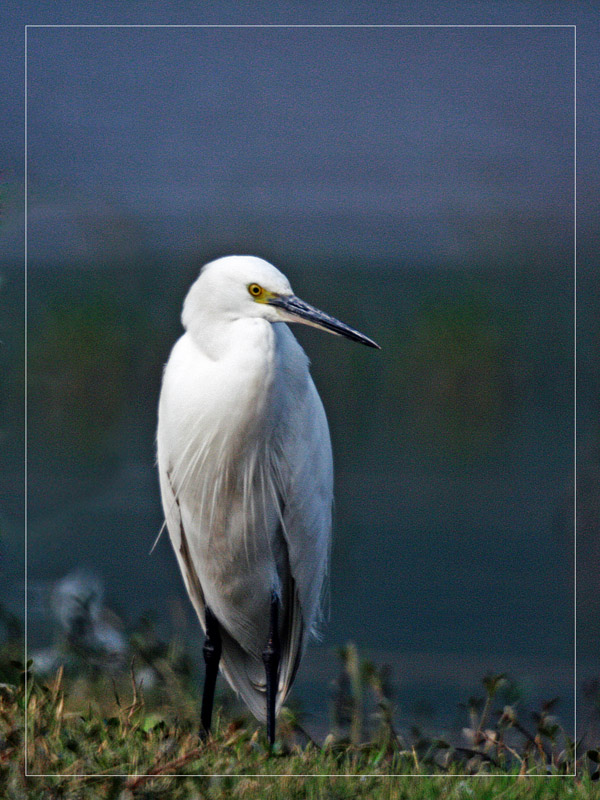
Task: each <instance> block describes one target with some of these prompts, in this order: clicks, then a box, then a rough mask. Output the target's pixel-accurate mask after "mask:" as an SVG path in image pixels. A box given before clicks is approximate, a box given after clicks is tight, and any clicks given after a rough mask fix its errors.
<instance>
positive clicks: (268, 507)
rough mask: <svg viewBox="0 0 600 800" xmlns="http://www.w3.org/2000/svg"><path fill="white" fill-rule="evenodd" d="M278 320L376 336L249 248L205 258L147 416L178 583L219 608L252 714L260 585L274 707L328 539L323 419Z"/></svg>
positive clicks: (310, 620)
mask: <svg viewBox="0 0 600 800" xmlns="http://www.w3.org/2000/svg"><path fill="white" fill-rule="evenodd" d="M286 320H287V321H298V322H305V323H307V324H312V325H316V326H318V327H326V328H328V329H329V330H333V331H334V332H340V333H342V334H343V335H346V336H350V338H354V339H358V340H359V341H364V342H365V343H366V344H371V345H374V343H373V342H371V341H370V340H368V339H366V337H363V336H362V335H361V334H358V332H356V331H353V330H352V329H351V328H348V327H347V326H344V325H343V324H342V323H338V322H337V320H334V319H333V318H331V317H328V316H327V315H325V314H322V313H321V312H318V311H316V309H313V308H312V307H310V306H308V305H306V304H304V303H302V301H299V300H298V299H297V298H295V297H294V295H293V294H292V290H291V288H290V285H289V282H288V281H287V279H286V278H285V276H284V275H282V274H281V273H280V272H279V271H278V270H277V269H275V267H273V266H272V265H270V264H268V263H267V262H265V261H263V260H261V259H258V258H254V257H250V256H230V257H227V258H222V259H219V260H217V261H214V262H212V263H210V264H208V265H206V266H205V267H204V268H203V270H202V272H201V274H200V276H199V278H198V279H197V280H196V282H195V283H194V284H193V285H192V287H191V288H190V290H189V293H188V295H187V297H186V299H185V303H184V307H183V314H182V322H183V325H184V327H185V333H184V335H183V336H182V337H181V338H180V339H179V340H178V342H177V343H176V344H175V346H174V348H173V350H172V352H171V355H170V357H169V361H168V363H167V365H166V368H165V372H164V377H163V384H162V390H161V395H160V403H159V413H158V432H157V447H158V468H159V477H160V488H161V495H162V503H163V508H164V513H165V519H166V524H167V527H168V530H169V535H170V538H171V542H172V544H173V548H174V550H175V553H176V555H177V560H178V562H179V566H180V568H181V572H182V574H183V578H184V581H185V585H186V588H187V591H188V593H189V596H190V599H191V601H192V603H193V605H194V608H195V610H196V613H197V614H198V617H199V619H200V622H201V624H202V626H203V627H204V628H205V627H206V623H205V606H206V605H208V606H209V608H210V609H211V611H212V613H213V614H214V616H215V617H216V618H217V620H218V622H219V625H220V629H221V638H222V648H223V649H222V657H221V669H222V671H223V673H224V674H225V676H226V678H227V680H228V681H229V683H230V684H231V686H232V687H233V688H234V689H235V690H236V692H238V693H239V694H240V695H241V696H242V698H243V699H244V701H245V702H246V704H247V705H248V707H249V708H250V710H251V711H252V713H253V714H254V715H255V716H256V717H257V718H258V719H259V720H262V721H264V720H265V719H266V717H267V705H266V680H265V666H264V663H263V655H262V654H263V651H264V649H265V645H266V642H267V639H268V636H269V608H270V602H271V595H272V591H275V592H276V594H277V597H278V598H279V607H280V613H279V618H278V628H279V631H278V633H279V639H280V641H281V661H280V667H279V680H278V684H277V695H276V711H278V710H279V708H280V707H281V704H282V703H283V702H284V700H285V697H286V695H287V693H288V691H289V688H290V686H291V684H292V681H293V679H294V676H295V674H296V671H297V668H298V665H299V662H300V658H301V656H302V652H303V650H304V648H305V646H306V643H307V639H308V637H309V634H310V632H311V631H314V629H315V626H316V624H317V622H318V620H319V616H320V612H321V602H322V598H323V595H324V589H325V585H326V581H327V572H328V561H329V550H330V541H331V504H332V492H333V467H332V456H331V444H330V439H329V430H328V426H327V420H326V418H325V413H324V410H323V406H322V403H321V400H320V398H319V395H318V394H317V391H316V389H315V386H314V384H313V381H312V379H311V377H310V374H309V370H308V359H307V358H306V356H305V354H304V352H303V350H302V348H301V347H300V345H299V344H298V343H297V341H296V339H295V338H294V336H293V335H292V333H291V331H290V329H289V328H288V327H287V325H285V324H283V323H284V321H286ZM273 323H278V324H273Z"/></svg>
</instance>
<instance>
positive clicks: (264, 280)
mask: <svg viewBox="0 0 600 800" xmlns="http://www.w3.org/2000/svg"><path fill="white" fill-rule="evenodd" d="M206 313H209V314H210V316H211V317H212V318H213V319H214V318H215V317H218V318H219V317H220V318H222V319H223V321H227V320H229V321H232V320H235V319H242V318H247V317H260V318H262V319H266V320H267V321H268V322H300V323H303V324H304V325H312V326H313V327H315V328H321V329H322V330H326V331H330V332H331V333H336V334H338V335H340V336H346V337H347V338H348V339H353V340H354V341H357V342H361V343H362V344H366V345H368V346H369V347H377V348H379V345H378V344H376V343H375V342H374V341H373V340H372V339H369V338H368V337H367V336H364V335H363V334H362V333H359V332H358V331H356V330H354V328H351V327H349V326H348V325H345V324H344V323H343V322H340V321H339V320H337V319H335V318H334V317H331V316H329V314H325V313H324V312H323V311H319V310H318V309H316V308H313V306H310V305H309V304H308V303H305V302H304V301H303V300H300V299H299V298H298V297H296V296H295V295H294V293H293V291H292V287H291V286H290V282H289V281H288V279H287V278H286V277H285V275H284V274H283V273H281V272H280V271H279V270H278V269H276V267H274V266H273V265H272V264H269V262H268V261H264V260H263V259H262V258H256V257H255V256H225V257H224V258H219V259H217V260H216V261H211V262H210V263H209V264H206V266H204V267H203V268H202V271H201V272H200V276H199V277H198V279H197V280H196V282H195V283H194V284H193V285H192V287H191V288H190V290H189V292H188V295H187V297H186V299H185V302H184V306H183V314H182V322H183V324H184V326H185V327H186V328H188V329H189V327H190V325H191V324H193V320H194V317H195V316H196V315H199V314H202V315H205V314H206Z"/></svg>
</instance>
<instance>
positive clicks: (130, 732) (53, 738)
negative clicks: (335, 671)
mask: <svg viewBox="0 0 600 800" xmlns="http://www.w3.org/2000/svg"><path fill="white" fill-rule="evenodd" d="M340 655H341V656H342V662H341V676H344V675H345V676H346V679H345V680H340V682H339V684H340V691H339V693H338V694H339V696H338V697H337V699H336V708H337V711H336V717H335V719H334V733H332V734H330V735H329V736H328V737H327V739H326V740H325V742H324V743H322V744H320V745H317V744H315V743H314V742H312V741H310V739H309V737H308V736H307V734H306V733H305V732H304V730H303V728H302V726H301V724H300V722H299V721H298V719H297V718H296V716H295V715H294V714H293V713H292V712H291V711H290V710H286V711H284V712H283V713H282V717H281V718H280V722H279V730H278V741H277V744H276V746H275V748H274V749H273V751H272V752H270V751H269V748H268V745H267V742H266V739H265V732H264V728H263V727H262V726H259V725H258V724H256V723H250V722H249V721H248V720H247V719H245V718H243V717H238V716H236V715H235V714H233V715H232V714H231V713H227V712H223V711H222V710H218V711H217V714H216V719H215V729H214V732H213V736H212V737H211V738H210V739H209V740H207V741H204V742H203V741H201V740H200V739H199V737H198V734H197V725H198V720H197V698H195V697H194V696H193V693H190V692H189V691H187V690H186V689H185V687H184V686H182V685H179V687H178V688H177V690H176V687H175V683H176V680H175V677H174V674H173V675H172V676H171V678H169V676H168V661H167V660H165V663H163V665H162V670H163V674H164V675H165V682H166V684H167V686H168V690H167V693H166V694H165V689H164V687H163V689H162V690H161V691H159V692H158V693H155V694H154V697H153V698H150V697H149V698H146V697H145V695H144V692H143V690H142V687H141V686H140V683H139V682H138V681H137V680H136V678H135V673H134V670H133V666H132V668H131V672H130V676H129V677H128V678H127V681H126V680H125V676H121V678H120V679H115V680H108V679H107V678H106V676H102V677H98V676H97V677H96V678H95V679H94V680H91V679H86V680H85V681H83V682H82V678H81V677H79V678H73V679H67V678H65V673H64V671H63V669H62V668H61V669H59V670H58V671H57V673H56V674H55V675H54V677H53V678H52V680H50V681H49V682H47V683H42V682H40V681H38V680H37V679H36V678H35V676H34V675H33V674H32V673H31V671H30V670H25V669H21V670H20V674H18V675H17V666H16V665H15V664H14V663H13V671H14V675H15V678H16V679H15V682H14V683H5V684H2V685H1V686H0V796H1V797H2V798H6V800H22V798H29V800H50V799H51V798H67V799H68V798H90V799H92V798H98V799H100V798H102V800H112V799H113V798H114V799H115V800H132V798H146V799H147V800H149V799H150V798H169V800H170V799H171V798H173V800H179V798H181V800H184V799H186V800H187V798H189V800H200V798H207V799H209V798H210V799H211V800H212V799H213V798H214V800H217V799H219V798H273V799H276V798H286V800H288V799H293V798H328V799H329V800H334V799H335V798H372V799H373V800H379V799H381V800H384V799H387V798H390V800H391V799H392V798H398V799H400V798H415V799H416V800H418V799H419V798H457V800H458V799H459V798H474V800H477V799H478V798H481V799H483V798H499V797H503V798H510V799H511V800H512V798H531V800H534V798H558V800H560V798H563V797H564V798H567V797H568V798H582V800H583V798H586V799H587V798H593V797H599V798H600V791H598V788H597V786H598V784H597V783H596V782H595V780H594V778H596V777H597V773H596V770H597V767H598V763H597V762H598V761H599V760H600V755H599V754H598V752H597V751H593V750H590V751H588V752H587V753H586V754H583V755H582V756H580V757H579V758H576V757H575V754H574V745H573V742H571V741H570V740H569V738H568V737H567V736H565V735H564V733H563V732H562V731H561V729H560V726H558V724H557V723H556V722H555V720H554V718H553V717H552V716H551V714H550V711H551V708H547V709H542V710H541V712H540V713H539V714H537V715H536V717H534V719H535V720H536V727H535V728H534V729H532V730H528V729H527V728H526V727H525V724H524V723H523V722H522V721H520V718H519V717H518V716H517V713H516V711H515V710H514V709H512V710H511V708H510V707H506V706H505V707H504V708H503V709H502V711H501V712H500V711H499V709H498V708H497V707H496V706H497V701H498V697H499V695H500V694H501V690H502V686H503V684H504V680H505V679H504V678H503V677H502V676H488V677H487V678H486V679H485V680H484V682H483V686H484V690H485V697H484V698H480V699H479V700H473V701H471V702H470V703H469V704H468V713H469V715H470V728H468V730H467V734H466V735H467V739H468V741H467V744H466V745H465V746H464V747H463V746H459V745H456V744H455V745H452V744H450V743H448V742H446V741H443V740H441V739H431V738H427V737H425V736H423V734H422V733H420V732H419V731H412V732H411V733H410V735H406V734H403V735H400V734H399V733H398V732H397V731H396V730H395V728H394V725H393V721H392V713H391V705H390V700H389V698H388V691H387V689H386V675H385V673H383V672H382V671H381V670H377V669H376V668H375V667H374V666H373V665H372V664H364V663H361V661H360V659H359V657H358V654H357V652H356V650H355V648H353V647H352V646H349V647H347V648H345V649H344V650H343V651H341V653H340ZM82 686H84V687H86V688H87V689H88V690H89V694H88V700H87V701H85V699H84V698H85V694H84V693H83V692H82ZM344 687H346V688H347V689H348V691H347V692H346V693H345V692H344ZM98 692H100V694H98ZM369 692H370V693H371V695H372V698H373V700H374V701H375V702H376V704H377V707H378V712H377V722H376V725H374V726H372V727H371V728H370V729H368V731H367V733H368V736H367V740H366V741H364V740H363V739H364V733H365V728H366V727H367V726H366V722H365V720H364V718H363V716H362V713H363V712H364V705H363V703H362V702H361V704H360V705H361V708H360V710H359V708H358V704H357V702H356V700H357V696H358V695H357V693H359V695H360V697H361V699H362V700H364V699H365V698H364V695H365V694H366V693H369ZM94 696H95V697H96V698H97V697H99V696H101V699H102V702H101V704H99V703H98V701H97V700H94V701H92V699H91V698H92V697H94ZM353 704H354V707H353ZM25 708H27V710H28V714H27V720H28V725H27V736H25V728H24V712H25ZM82 708H83V710H82ZM361 731H362V732H361ZM25 749H26V750H27V764H28V773H29V776H28V777H25ZM575 770H576V771H577V777H576V778H573V777H570V776H568V775H566V774H565V773H572V772H573V771H575ZM35 774H37V775H38V777H34V775H35ZM84 775H91V776H95V777H81V776H84ZM58 776H60V777H58Z"/></svg>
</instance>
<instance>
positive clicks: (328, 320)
mask: <svg viewBox="0 0 600 800" xmlns="http://www.w3.org/2000/svg"><path fill="white" fill-rule="evenodd" d="M267 303H268V304H269V305H271V306H277V308H281V309H283V311H284V312H285V313H284V314H282V315H281V316H282V317H283V318H284V319H287V320H288V321H289V322H302V323H304V324H305V325H312V326H313V327H314V328H321V330H324V331H330V332H331V333H335V334H336V335H337V336H345V337H346V338H347V339H352V340H353V341H354V342H360V343H361V344H366V345H367V346H368V347H376V348H377V349H378V350H381V348H380V347H379V345H378V344H377V343H376V342H374V341H373V340H372V339H369V337H368V336H365V335H364V334H362V333H359V332H358V331H357V330H354V328H351V327H350V326H349V325H345V324H344V323H343V322H340V321H339V319H335V317H330V316H329V314H325V312H324V311H319V310H318V309H317V308H314V307H313V306H310V305H309V304H308V303H305V302H304V300H300V298H299V297H296V296H295V295H293V294H292V295H288V296H287V297H285V296H281V295H274V296H272V297H269V298H268V300H267Z"/></svg>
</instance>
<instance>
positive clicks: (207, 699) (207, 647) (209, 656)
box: [200, 606, 221, 738]
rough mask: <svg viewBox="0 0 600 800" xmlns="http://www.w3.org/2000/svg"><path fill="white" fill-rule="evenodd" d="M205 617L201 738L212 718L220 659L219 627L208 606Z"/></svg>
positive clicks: (206, 731) (207, 729) (208, 728)
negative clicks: (204, 669)
mask: <svg viewBox="0 0 600 800" xmlns="http://www.w3.org/2000/svg"><path fill="white" fill-rule="evenodd" d="M204 614H205V619H206V639H205V640H204V647H203V648H202V653H203V654H204V663H205V664H206V674H205V677H204V692H203V693H202V712H201V715H200V719H201V721H202V738H206V736H208V734H209V733H210V724H211V720H212V710H213V702H214V699H215V684H216V682H217V675H218V672H219V661H220V660H221V629H220V628H219V623H218V621H217V618H216V617H215V615H214V614H213V612H212V611H211V610H210V608H209V607H208V606H206V608H205V609H204Z"/></svg>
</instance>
